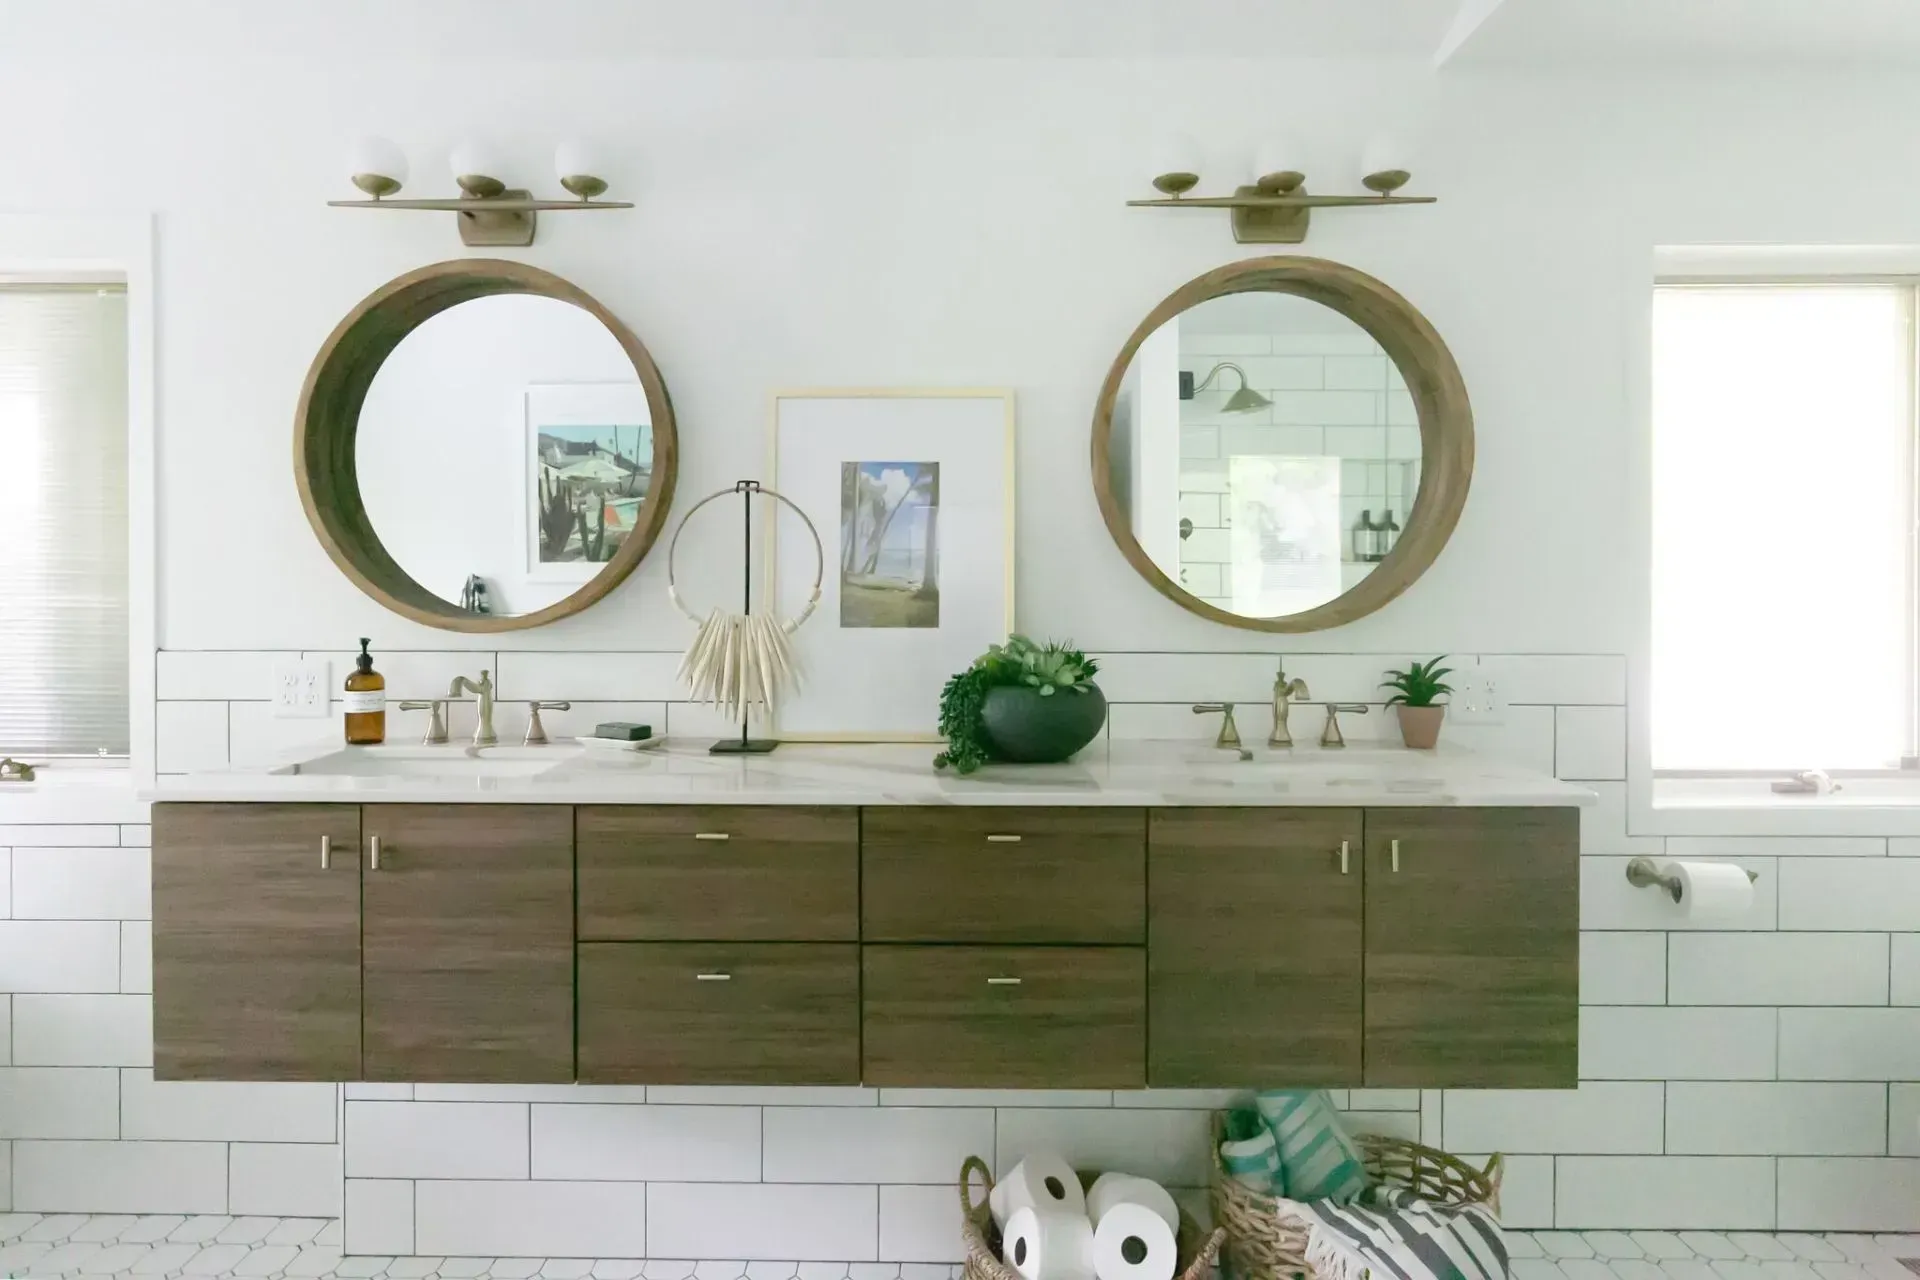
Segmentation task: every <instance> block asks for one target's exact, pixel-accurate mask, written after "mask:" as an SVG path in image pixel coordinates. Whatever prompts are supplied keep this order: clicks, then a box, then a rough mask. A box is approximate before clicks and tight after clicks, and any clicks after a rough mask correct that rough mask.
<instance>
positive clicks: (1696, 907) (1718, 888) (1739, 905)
mask: <svg viewBox="0 0 1920 1280" xmlns="http://www.w3.org/2000/svg"><path fill="white" fill-rule="evenodd" d="M1664 870H1665V871H1666V873H1667V874H1668V875H1670V876H1678V877H1679V878H1680V910H1681V912H1682V913H1683V914H1685V916H1686V918H1687V919H1689V920H1702V921H1707V922H1712V921H1716V920H1734V919H1737V918H1739V917H1740V916H1743V915H1745V914H1746V913H1747V911H1748V910H1749V909H1750V908H1752V906H1753V881H1751V880H1749V879H1748V878H1747V873H1746V871H1745V870H1744V869H1743V868H1741V867H1736V866H1734V865H1732V864H1731V863H1725V862H1669V863H1668V864H1667V865H1666V867H1665V868H1664Z"/></svg>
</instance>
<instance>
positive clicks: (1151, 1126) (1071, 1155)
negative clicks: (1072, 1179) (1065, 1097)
mask: <svg viewBox="0 0 1920 1280" xmlns="http://www.w3.org/2000/svg"><path fill="white" fill-rule="evenodd" d="M1208 1125H1209V1119H1208V1113H1207V1112H1205V1111H1146V1110H1122V1109H1120V1108H1117V1107H1116V1108H1113V1109H1111V1110H1074V1109H1060V1110H1051V1109H1049V1110H1044V1111H1043V1110H1027V1109H1018V1108H1016V1109H1010V1110H1005V1111H1002V1112H1000V1113H999V1116H998V1118H997V1126H996V1127H997V1130H998V1132H997V1136H996V1140H995V1152H994V1160H993V1166H994V1175H995V1176H996V1177H998V1176H1001V1175H1004V1174H1005V1173H1006V1172H1007V1170H1009V1169H1011V1168H1013V1166H1014V1165H1016V1164H1018V1163H1019V1162H1020V1159H1021V1157H1022V1156H1025V1155H1027V1154H1028V1153H1029V1152H1033V1151H1051V1152H1053V1153H1055V1154H1057V1155H1059V1156H1061V1157H1063V1158H1064V1159H1065V1160H1066V1161H1067V1162H1068V1163H1069V1164H1071V1165H1073V1166H1074V1168H1076V1169H1124V1170H1126V1171H1127V1172H1129V1173H1133V1174H1137V1175H1139V1176H1140V1177H1143V1178H1152V1179H1153V1180H1154V1181H1156V1182H1159V1183H1161V1184H1163V1185H1165V1186H1174V1187H1204V1186H1205V1185H1207V1172H1208V1169H1209V1168H1210V1167H1211V1160H1210V1158H1209V1148H1210V1147H1211V1145H1212V1144H1211V1140H1210V1137H1209V1133H1208ZM955 1173H956V1174H957V1173H958V1167H957V1166H956V1168H955Z"/></svg>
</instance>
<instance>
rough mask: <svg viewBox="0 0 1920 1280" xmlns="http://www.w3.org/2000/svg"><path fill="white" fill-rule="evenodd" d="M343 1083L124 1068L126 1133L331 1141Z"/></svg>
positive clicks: (238, 1139) (229, 1139)
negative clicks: (167, 1076)
mask: <svg viewBox="0 0 1920 1280" xmlns="http://www.w3.org/2000/svg"><path fill="white" fill-rule="evenodd" d="M339 1092H340V1090H339V1086H337V1085H331V1084H278V1083H266V1082H255V1081H247V1082H237V1081H236V1082H229V1081H199V1080H159V1081H156V1080H155V1079H154V1078H153V1072H152V1071H151V1070H141V1069H137V1068H129V1069H127V1070H125V1071H122V1072H121V1073H120V1125H121V1136H122V1137H125V1138H164V1139H172V1140H176V1141H179V1140H185V1139H192V1138H200V1139H208V1140H214V1141H221V1142H276V1143H306V1142H311V1143H332V1142H335V1141H336V1140H337V1138H338V1128H339V1124H338V1099H339Z"/></svg>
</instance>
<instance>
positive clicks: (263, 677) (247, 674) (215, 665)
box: [154, 649, 300, 702]
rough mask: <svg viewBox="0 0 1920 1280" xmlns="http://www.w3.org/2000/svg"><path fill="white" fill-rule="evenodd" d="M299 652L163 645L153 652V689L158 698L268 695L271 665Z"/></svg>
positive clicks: (228, 698)
mask: <svg viewBox="0 0 1920 1280" xmlns="http://www.w3.org/2000/svg"><path fill="white" fill-rule="evenodd" d="M299 656H300V655H299V654H298V653H297V652H294V651H291V650H288V651H283V652H279V653H275V652H272V651H270V650H264V649H240V650H225V649H222V650H214V649H164V650H162V651H161V652H160V653H159V654H157V655H155V661H154V693H155V696H156V697H158V698H159V699H160V700H161V701H162V702H186V701H201V700H212V701H246V700H249V699H251V700H256V701H257V700H260V699H264V698H270V697H272V696H273V668H274V665H275V664H276V663H280V662H289V661H293V660H295V659H297V658H298V657H299Z"/></svg>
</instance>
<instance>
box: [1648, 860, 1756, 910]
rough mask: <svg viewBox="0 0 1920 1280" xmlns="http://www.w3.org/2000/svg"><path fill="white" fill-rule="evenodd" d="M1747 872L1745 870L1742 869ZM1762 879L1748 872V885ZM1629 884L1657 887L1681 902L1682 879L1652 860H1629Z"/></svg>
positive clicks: (1649, 887) (1754, 873)
mask: <svg viewBox="0 0 1920 1280" xmlns="http://www.w3.org/2000/svg"><path fill="white" fill-rule="evenodd" d="M1742 870H1745V868H1742ZM1759 879H1760V873H1759V872H1758V871H1747V883H1749V884H1752V883H1754V882H1756V881H1758V880H1759ZM1627 883H1628V884H1630V885H1632V886H1633V887H1634V888H1636V889H1651V888H1653V887H1654V886H1655V885H1658V886H1660V887H1661V888H1662V889H1665V890H1666V891H1667V896H1668V897H1670V898H1672V899H1673V900H1674V901H1675V902H1678V901H1680V877H1679V876H1670V875H1668V874H1666V873H1665V872H1664V871H1662V870H1660V864H1659V863H1657V862H1655V861H1654V860H1653V859H1652V858H1629V859H1628V860H1627Z"/></svg>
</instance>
